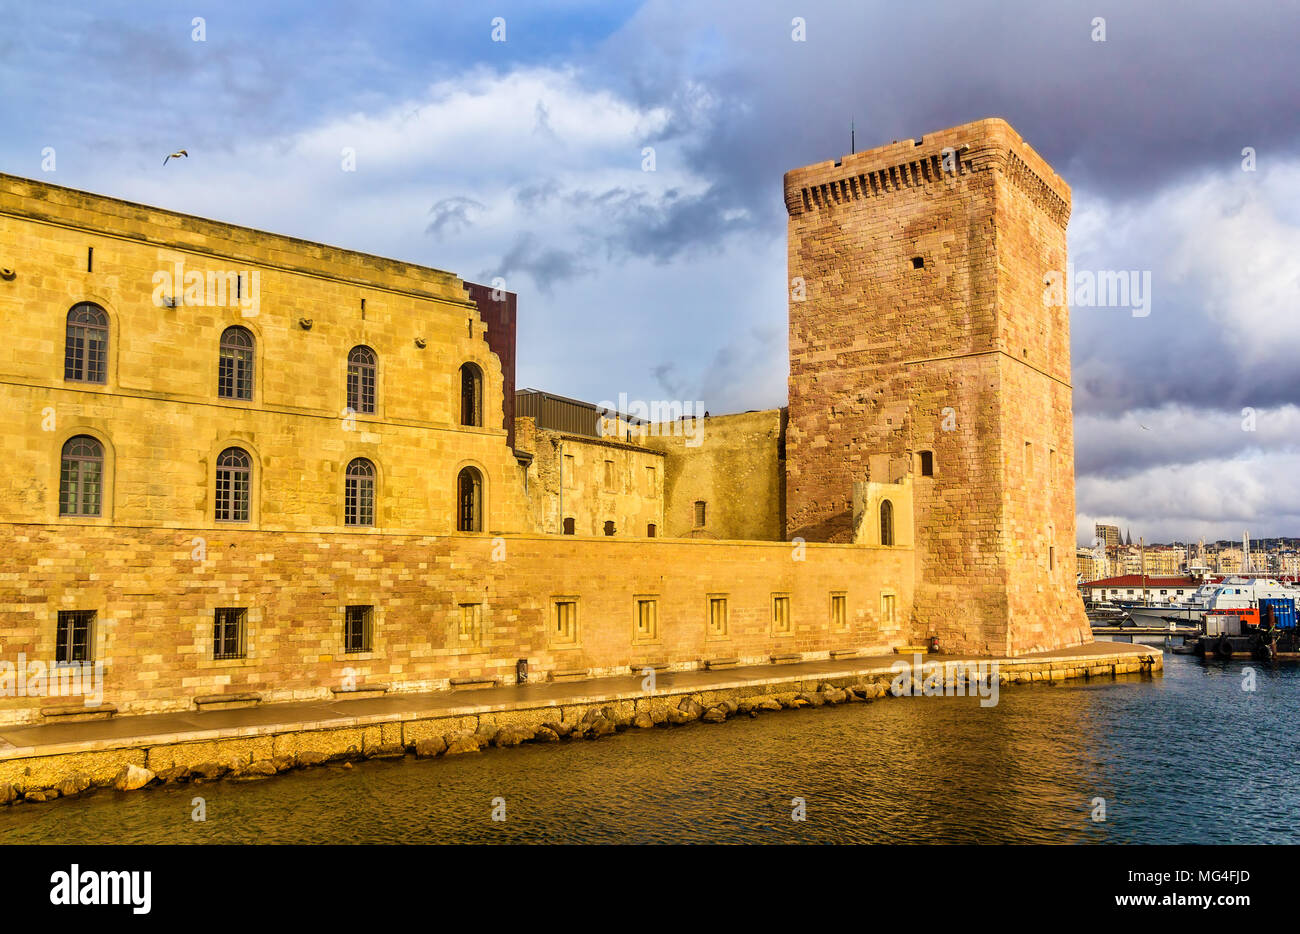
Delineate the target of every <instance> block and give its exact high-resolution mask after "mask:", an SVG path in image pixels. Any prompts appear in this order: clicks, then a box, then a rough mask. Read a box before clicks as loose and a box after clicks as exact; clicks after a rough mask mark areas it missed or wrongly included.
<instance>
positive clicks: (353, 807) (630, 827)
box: [0, 655, 1300, 843]
mask: <svg viewBox="0 0 1300 934" xmlns="http://www.w3.org/2000/svg"><path fill="white" fill-rule="evenodd" d="M1165 662H1166V669H1165V673H1164V675H1163V676H1156V677H1155V678H1141V677H1137V676H1131V677H1128V678H1125V679H1121V680H1120V681H1118V682H1112V681H1109V680H1107V681H1105V682H1101V683H1095V684H1092V683H1080V684H1069V685H1064V686H1056V687H1048V686H1033V687H1027V686H1020V687H1013V688H1009V689H1007V690H1005V691H1003V692H1002V695H1001V702H1000V703H999V705H998V706H997V707H995V708H981V707H980V706H979V699H978V698H923V697H922V698H907V699H899V700H889V701H880V702H877V703H875V704H872V705H852V706H846V707H835V708H822V709H820V710H815V711H799V712H782V713H774V714H768V715H765V716H762V717H760V718H759V719H756V720H747V719H738V720H733V721H730V722H728V723H726V724H723V725H718V726H712V725H706V724H694V725H691V726H687V727H681V728H677V729H657V730H653V731H646V732H641V731H629V732H628V733H624V734H620V735H618V736H615V737H611V738H608V739H605V740H601V741H599V742H583V743H571V744H552V745H537V746H521V747H519V748H517V749H502V750H493V751H491V752H488V753H485V754H482V755H479V756H469V757H460V758H456V759H443V760H432V761H416V760H414V759H407V760H398V761H395V762H372V763H363V764H358V765H357V766H356V767H355V768H353V769H342V768H326V769H318V770H314V771H309V772H300V773H293V774H289V775H284V776H280V777H278V778H275V779H271V780H268V781H265V782H259V783H253V784H230V783H224V782H218V783H213V784H206V785H201V786H192V785H182V786H176V787H170V788H160V789H154V790H152V791H149V792H144V793H133V794H119V793H116V792H111V791H99V792H96V793H95V794H93V795H91V796H89V797H86V798H83V799H78V800H68V801H57V802H53V803H51V804H46V805H21V806H19V807H16V808H7V809H4V810H0V840H3V841H4V842H8V843H22V842H69V843H74V842H81V843H116V842H132V843H134V842H140V843H144V842H169V843H170V842H178V843H204V842H208V843H245V842H248V843H254V842H264V843H272V842H275V843H321V842H341V843H347V842H401V843H422V842H470V843H486V842H511V843H525V842H557V843H601V842H609V843H658V842H662V843H667V842H756V843H781V842H804V843H808V842H851V843H908V842H918V843H921V842H936V841H943V842H959V843H968V842H969V843H1033V842H1060V843H1094V842H1107V843H1173V842H1205V843H1211V842H1213V843H1228V842H1250V843H1263V842H1297V841H1298V840H1300V835H1298V834H1297V831H1296V829H1295V826H1294V822H1293V821H1292V820H1290V819H1289V817H1288V815H1292V814H1294V813H1295V810H1296V805H1297V803H1298V800H1297V799H1298V798H1300V795H1298V794H1297V784H1296V781H1295V780H1294V778H1293V775H1294V762H1295V753H1296V746H1297V742H1296V733H1295V730H1294V727H1293V725H1294V724H1295V723H1296V722H1297V714H1300V699H1298V692H1297V689H1298V688H1300V676H1298V674H1297V668H1296V667H1295V666H1291V667H1286V668H1281V669H1277V670H1266V669H1261V668H1257V667H1256V668H1255V670H1256V671H1257V676H1258V689H1257V690H1256V691H1254V692H1248V691H1243V690H1242V682H1243V677H1244V671H1245V669H1246V668H1247V667H1248V666H1247V665H1246V664H1243V663H1211V664H1208V665H1207V664H1203V663H1201V662H1199V661H1197V660H1196V659H1193V658H1190V657H1186V656H1173V655H1166V656H1165ZM196 795H201V796H203V797H204V798H205V799H206V802H207V816H208V819H207V821H206V822H205V823H195V822H194V821H192V820H191V819H190V812H191V799H192V798H193V797H195V796H196ZM497 797H502V798H504V799H505V800H506V814H507V820H506V821H505V822H504V823H496V822H493V821H492V820H491V811H492V800H493V799H494V798H497ZM1097 797H1101V798H1104V799H1105V800H1106V812H1107V820H1106V821H1105V822H1104V823H1096V822H1094V821H1092V820H1091V819H1090V812H1091V809H1092V801H1093V799H1094V798H1097ZM794 798H802V799H804V801H805V802H806V809H807V820H806V821H804V822H802V823H797V822H794V821H792V820H791V812H792V809H793V807H794V805H793V803H792V802H793V799H794Z"/></svg>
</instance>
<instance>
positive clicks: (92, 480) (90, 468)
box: [59, 435, 104, 516]
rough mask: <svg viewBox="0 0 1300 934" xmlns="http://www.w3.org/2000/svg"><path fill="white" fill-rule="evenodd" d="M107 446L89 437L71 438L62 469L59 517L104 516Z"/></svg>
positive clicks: (60, 469) (64, 449)
mask: <svg viewBox="0 0 1300 934" xmlns="http://www.w3.org/2000/svg"><path fill="white" fill-rule="evenodd" d="M103 498H104V446H103V445H102V444H100V443H99V442H98V441H96V440H95V439H94V438H92V437H90V436H89V435H77V436H76V437H75V438H69V439H68V440H67V443H65V444H64V445H63V458H62V463H61V465H60V467H59V515H61V516H98V515H102V513H103Z"/></svg>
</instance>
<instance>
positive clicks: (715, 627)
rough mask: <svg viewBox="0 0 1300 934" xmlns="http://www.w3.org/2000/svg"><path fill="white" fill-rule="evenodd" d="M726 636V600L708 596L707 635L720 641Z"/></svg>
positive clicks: (720, 595) (724, 597)
mask: <svg viewBox="0 0 1300 934" xmlns="http://www.w3.org/2000/svg"><path fill="white" fill-rule="evenodd" d="M726 634H727V598H726V596H725V595H722V594H709V635H710V636H712V637H714V638H717V639H720V638H722V637H724V636H726Z"/></svg>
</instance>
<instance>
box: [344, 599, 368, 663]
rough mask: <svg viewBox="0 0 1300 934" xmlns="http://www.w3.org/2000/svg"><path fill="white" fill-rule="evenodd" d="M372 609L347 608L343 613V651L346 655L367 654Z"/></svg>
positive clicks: (360, 607)
mask: <svg viewBox="0 0 1300 934" xmlns="http://www.w3.org/2000/svg"><path fill="white" fill-rule="evenodd" d="M374 609H375V608H374V607H372V606H349V607H344V613H343V651H344V652H346V653H354V652H369V651H370V632H371V621H372V620H373V619H374Z"/></svg>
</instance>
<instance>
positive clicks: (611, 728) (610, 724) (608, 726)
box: [587, 717, 618, 739]
mask: <svg viewBox="0 0 1300 934" xmlns="http://www.w3.org/2000/svg"><path fill="white" fill-rule="evenodd" d="M617 731H618V727H617V726H615V725H614V721H613V720H610V719H607V718H605V717H601V718H600V719H598V720H596V721H595V722H594V723H592V725H591V726H590V727H588V728H587V739H600V738H601V737H602V736H609V735H610V734H611V733H615V732H617Z"/></svg>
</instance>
